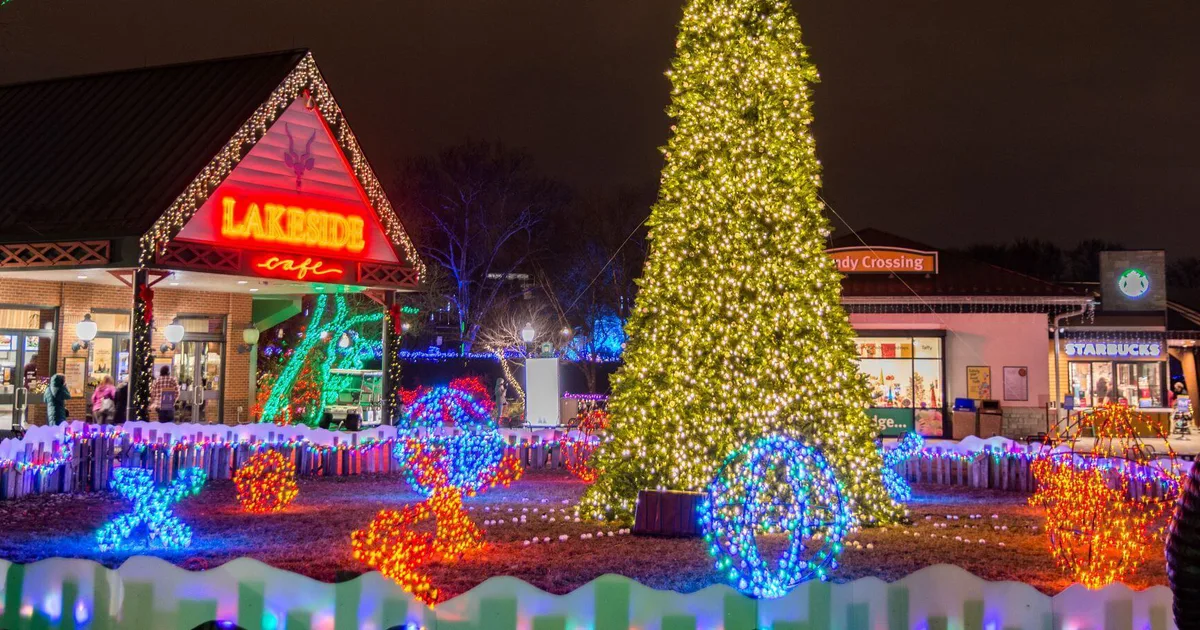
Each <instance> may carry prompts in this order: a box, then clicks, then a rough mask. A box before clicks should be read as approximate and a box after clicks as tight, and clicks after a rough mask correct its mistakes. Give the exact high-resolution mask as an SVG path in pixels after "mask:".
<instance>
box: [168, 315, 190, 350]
mask: <svg viewBox="0 0 1200 630" xmlns="http://www.w3.org/2000/svg"><path fill="white" fill-rule="evenodd" d="M186 332H187V330H186V329H185V328H184V327H183V324H180V323H179V318H178V317H176V318H174V319H172V320H171V323H170V324H168V325H167V327H166V328H164V329H163V336H164V337H166V338H167V343H169V344H171V349H172V350H174V349H175V346H176V345H177V344H179V342H180V341H183V335H184V333H186Z"/></svg>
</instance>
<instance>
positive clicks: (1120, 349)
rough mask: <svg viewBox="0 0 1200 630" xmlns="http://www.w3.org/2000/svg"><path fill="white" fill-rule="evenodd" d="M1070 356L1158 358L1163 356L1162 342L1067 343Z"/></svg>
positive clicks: (1066, 346)
mask: <svg viewBox="0 0 1200 630" xmlns="http://www.w3.org/2000/svg"><path fill="white" fill-rule="evenodd" d="M1064 349H1065V350H1066V353H1067V356H1069V357H1110V358H1126V357H1127V358H1134V359H1157V358H1159V357H1161V356H1162V343H1160V342H1157V341H1150V342H1140V343H1139V342H1115V343H1113V342H1110V343H1099V342H1098V343H1093V342H1087V343H1076V342H1072V343H1067V344H1065V346H1064Z"/></svg>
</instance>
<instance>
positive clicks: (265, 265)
mask: <svg viewBox="0 0 1200 630" xmlns="http://www.w3.org/2000/svg"><path fill="white" fill-rule="evenodd" d="M254 268H255V269H259V270H261V271H267V272H270V271H278V272H280V273H283V274H288V275H290V276H291V277H292V278H294V279H296V280H304V279H306V278H308V277H309V275H310V274H311V275H312V276H313V277H314V279H320V277H321V276H327V275H337V276H341V275H342V274H344V273H346V270H345V269H342V268H341V267H335V266H333V265H330V266H328V267H327V266H326V265H325V261H323V260H313V259H312V258H311V257H309V258H305V259H304V260H299V259H297V258H292V257H280V256H270V257H268V258H266V259H265V260H263V261H262V262H259V263H256V264H255V265H254Z"/></svg>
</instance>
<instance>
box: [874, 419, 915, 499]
mask: <svg viewBox="0 0 1200 630" xmlns="http://www.w3.org/2000/svg"><path fill="white" fill-rule="evenodd" d="M924 447H925V439H924V438H922V437H921V436H920V435H919V434H917V433H909V434H907V435H905V436H904V437H903V438H902V439H901V440H900V443H899V444H897V445H896V448H893V449H892V450H890V451H883V485H884V487H886V488H887V491H888V494H890V495H892V498H893V499H895V500H896V501H898V502H900V503H907V502H908V501H909V500H911V499H912V486H911V485H909V483H908V480H907V479H905V478H904V475H901V474H900V473H898V472H896V466H898V465H899V464H900V463H901V462H903V461H904V460H906V459H908V458H910V457H912V456H913V455H916V454H917V453H920V452H921V449H922V448H924Z"/></svg>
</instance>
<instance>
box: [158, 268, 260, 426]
mask: <svg viewBox="0 0 1200 630" xmlns="http://www.w3.org/2000/svg"><path fill="white" fill-rule="evenodd" d="M160 287H161V285H160ZM160 287H155V291H154V321H155V327H156V328H157V330H155V331H154V334H153V338H152V339H151V343H150V347H151V348H154V349H155V354H156V356H162V357H172V356H174V352H172V351H167V352H166V353H162V352H159V350H158V348H159V347H160V346H162V344H164V343H166V342H167V338H166V335H165V333H164V331H165V330H166V327H167V324H170V323H171V320H172V319H174V318H175V316H176V315H178V314H181V313H184V314H188V315H211V316H214V317H219V316H222V315H225V316H226V319H225V383H224V386H225V401H224V402H225V417H224V418H223V421H224V422H226V423H227V424H232V423H234V422H236V421H237V417H238V407H241V408H242V418H245V417H246V412H247V410H248V409H249V407H250V403H249V400H250V355H249V354H240V353H238V351H237V347H238V346H239V345H241V343H242V329H243V328H245V327H246V326H248V325H250V323H251V317H252V316H251V304H252V301H253V298H252V297H251V296H250V295H237V294H233V293H208V292H201V291H186V290H179V289H163V288H160Z"/></svg>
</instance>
